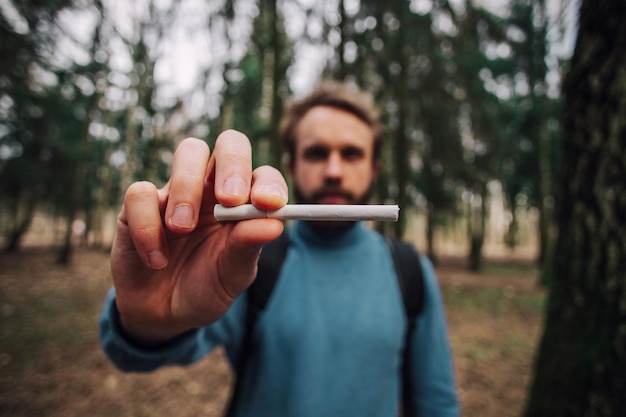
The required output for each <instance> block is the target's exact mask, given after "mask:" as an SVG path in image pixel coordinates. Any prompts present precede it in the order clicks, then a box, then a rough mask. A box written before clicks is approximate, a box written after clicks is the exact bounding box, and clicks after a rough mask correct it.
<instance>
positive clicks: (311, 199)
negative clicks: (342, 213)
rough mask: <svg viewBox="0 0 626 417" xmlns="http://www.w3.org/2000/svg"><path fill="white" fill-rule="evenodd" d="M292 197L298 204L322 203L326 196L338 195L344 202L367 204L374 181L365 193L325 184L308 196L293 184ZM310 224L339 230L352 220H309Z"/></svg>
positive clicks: (348, 224)
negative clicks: (360, 193) (356, 192)
mask: <svg viewBox="0 0 626 417" xmlns="http://www.w3.org/2000/svg"><path fill="white" fill-rule="evenodd" d="M293 188H294V197H295V199H296V201H297V202H298V203H299V204H322V202H323V201H324V199H325V198H326V197H327V196H340V197H341V198H343V199H345V200H346V204H367V203H369V202H370V200H371V198H372V195H373V194H374V181H372V183H371V184H370V185H369V187H368V188H367V190H366V191H365V193H363V194H362V195H355V194H354V193H352V192H350V191H347V190H344V189H343V188H341V186H338V185H335V184H325V185H323V186H322V187H320V188H318V189H317V190H314V191H313V192H312V193H311V195H310V196H306V195H305V194H304V193H303V192H302V189H301V188H300V187H299V186H298V185H297V184H294V187H293ZM309 223H310V224H311V225H312V226H314V227H316V228H320V229H328V230H341V229H347V228H349V227H350V226H352V225H353V224H354V223H356V222H354V221H326V222H324V221H310V222H309Z"/></svg>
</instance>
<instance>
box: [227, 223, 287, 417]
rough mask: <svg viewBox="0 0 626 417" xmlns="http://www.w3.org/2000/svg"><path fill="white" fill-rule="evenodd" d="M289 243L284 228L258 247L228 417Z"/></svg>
mask: <svg viewBox="0 0 626 417" xmlns="http://www.w3.org/2000/svg"><path fill="white" fill-rule="evenodd" d="M288 246H289V234H288V233H287V229H285V231H284V232H283V233H282V234H281V235H280V236H279V237H278V239H276V240H273V241H271V242H269V243H266V244H265V245H264V246H263V249H262V250H261V256H260V257H259V262H258V264H257V265H258V270H257V273H256V278H255V279H254V282H253V283H252V285H250V287H249V288H248V290H247V297H248V300H247V306H246V321H245V329H244V334H243V339H242V341H241V347H240V351H239V364H238V374H237V375H236V376H235V387H234V389H233V393H232V396H231V398H230V403H229V405H228V411H227V413H226V415H227V416H234V415H235V409H236V407H237V405H238V404H239V396H240V395H241V389H242V387H241V385H242V383H243V382H242V381H243V375H242V373H243V372H244V370H245V369H246V364H247V361H248V358H249V356H250V352H251V350H252V330H253V329H254V326H255V324H256V321H257V319H258V317H259V315H260V314H261V312H262V311H263V309H264V308H265V305H266V304H267V301H268V300H269V298H270V296H271V295H272V290H273V289H274V285H275V284H276V281H277V280H278V274H280V269H281V267H282V266H283V261H284V260H285V256H286V255H287V248H288Z"/></svg>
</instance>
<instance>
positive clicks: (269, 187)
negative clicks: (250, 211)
mask: <svg viewBox="0 0 626 417" xmlns="http://www.w3.org/2000/svg"><path fill="white" fill-rule="evenodd" d="M287 195H288V192H287V184H286V182H285V180H284V178H283V177H282V175H281V174H280V172H279V171H278V170H276V169H274V168H271V167H268V166H264V167H259V168H257V169H255V170H254V171H253V170H252V151H251V146H250V142H249V140H248V138H247V137H245V136H244V135H243V134H241V133H239V132H236V131H232V130H230V131H226V132H224V133H222V134H221V135H220V136H219V137H218V139H217V141H216V144H215V149H214V150H213V153H212V154H211V152H210V150H209V147H208V146H207V144H206V143H205V142H203V141H201V140H198V139H186V140H184V141H183V142H182V143H181V144H180V146H179V147H178V149H177V150H176V152H175V154H174V162H173V166H172V173H171V176H170V180H169V181H168V183H167V184H166V185H165V186H164V187H163V188H161V189H157V188H156V186H155V185H154V184H152V183H149V182H137V183H134V184H132V185H131V186H130V187H129V188H128V190H127V192H126V195H125V198H124V204H123V207H122V209H121V211H120V214H119V216H118V221H117V234H116V237H115V240H114V242H113V248H112V252H111V271H112V274H113V280H114V285H115V289H116V303H117V308H118V310H119V312H120V318H121V323H122V326H123V327H124V329H125V331H126V332H127V333H129V334H130V335H132V336H133V337H136V338H139V339H142V340H145V341H162V340H167V339H170V338H172V337H174V336H176V335H178V334H180V333H182V332H184V331H186V330H188V329H190V328H193V327H199V326H203V325H206V324H209V323H211V322H213V321H215V320H217V319H218V318H219V317H221V316H222V315H223V314H224V313H225V311H226V310H227V309H228V308H229V307H230V305H231V304H232V303H233V301H234V300H235V298H236V297H237V296H238V295H239V294H240V293H241V292H242V291H244V290H245V289H246V288H247V287H248V286H249V285H250V284H251V283H252V280H253V279H254V276H255V274H256V264H257V260H258V256H259V253H260V251H261V248H262V246H263V244H265V243H267V242H269V241H271V240H274V239H276V238H277V237H278V236H279V235H280V233H281V232H282V230H283V224H282V222H281V221H279V220H272V219H255V220H245V221H240V222H233V223H218V222H217V221H216V220H215V218H214V216H213V207H214V205H215V204H216V203H221V204H223V205H226V206H236V205H240V204H244V203H250V202H251V203H252V204H254V205H255V206H256V207H258V208H260V209H264V210H276V209H278V208H280V207H282V206H283V205H285V204H286V202H287Z"/></svg>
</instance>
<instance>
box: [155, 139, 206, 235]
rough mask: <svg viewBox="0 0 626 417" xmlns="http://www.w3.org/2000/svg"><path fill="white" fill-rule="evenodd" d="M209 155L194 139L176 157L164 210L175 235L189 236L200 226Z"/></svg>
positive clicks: (177, 150) (184, 145)
mask: <svg viewBox="0 0 626 417" xmlns="http://www.w3.org/2000/svg"><path fill="white" fill-rule="evenodd" d="M209 154H210V151H209V146H208V145H207V144H206V142H204V141H202V140H200V139H193V138H188V139H185V140H184V141H182V142H181V144H180V145H179V146H178V148H177V149H176V152H175V153H174V162H173V164H172V175H171V177H170V181H169V183H168V190H169V195H168V199H167V208H166V210H165V219H166V223H167V226H168V228H169V229H170V230H172V231H173V232H178V233H185V232H189V231H191V230H193V229H194V228H195V226H196V224H198V213H199V211H200V206H201V205H202V199H203V192H204V183H205V179H206V175H207V162H208V160H209Z"/></svg>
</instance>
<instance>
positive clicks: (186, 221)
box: [170, 205, 193, 229]
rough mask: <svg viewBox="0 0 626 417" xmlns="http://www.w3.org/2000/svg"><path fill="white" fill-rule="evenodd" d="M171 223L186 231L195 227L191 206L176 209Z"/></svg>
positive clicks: (181, 206)
mask: <svg viewBox="0 0 626 417" xmlns="http://www.w3.org/2000/svg"><path fill="white" fill-rule="evenodd" d="M170 223H171V224H173V225H174V226H178V227H184V228H186V229H189V228H191V227H193V211H192V210H191V206H188V205H180V206H178V207H176V208H175V209H174V214H173V215H172V219H171V220H170Z"/></svg>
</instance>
